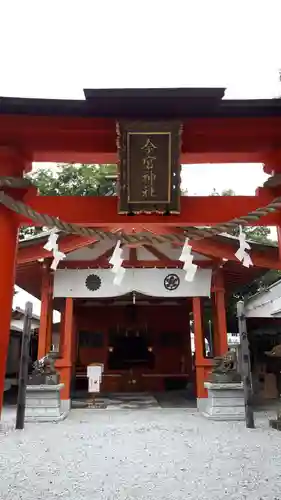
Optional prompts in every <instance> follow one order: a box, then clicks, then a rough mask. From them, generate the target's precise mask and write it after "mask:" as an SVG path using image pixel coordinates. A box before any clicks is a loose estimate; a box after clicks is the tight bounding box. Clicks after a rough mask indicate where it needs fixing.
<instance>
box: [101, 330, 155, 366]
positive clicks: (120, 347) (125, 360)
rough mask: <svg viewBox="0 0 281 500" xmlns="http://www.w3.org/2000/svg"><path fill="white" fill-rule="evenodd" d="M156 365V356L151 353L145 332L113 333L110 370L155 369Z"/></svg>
mask: <svg viewBox="0 0 281 500" xmlns="http://www.w3.org/2000/svg"><path fill="white" fill-rule="evenodd" d="M154 363H155V356H154V354H153V353H152V352H150V349H149V344H148V340H147V337H146V335H145V333H144V332H141V331H138V330H134V329H130V330H126V331H123V332H112V333H111V335H110V352H109V354H108V369H109V370H132V369H134V368H137V367H143V368H148V369H153V368H154Z"/></svg>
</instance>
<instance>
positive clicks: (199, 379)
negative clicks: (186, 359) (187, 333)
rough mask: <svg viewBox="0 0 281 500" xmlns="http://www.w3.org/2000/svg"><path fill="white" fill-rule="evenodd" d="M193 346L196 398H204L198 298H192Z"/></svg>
mask: <svg viewBox="0 0 281 500" xmlns="http://www.w3.org/2000/svg"><path fill="white" fill-rule="evenodd" d="M193 321H194V344H195V366H196V392H197V398H204V397H206V394H205V389H204V345H203V342H204V339H203V324H202V304H201V298H200V297H194V298H193Z"/></svg>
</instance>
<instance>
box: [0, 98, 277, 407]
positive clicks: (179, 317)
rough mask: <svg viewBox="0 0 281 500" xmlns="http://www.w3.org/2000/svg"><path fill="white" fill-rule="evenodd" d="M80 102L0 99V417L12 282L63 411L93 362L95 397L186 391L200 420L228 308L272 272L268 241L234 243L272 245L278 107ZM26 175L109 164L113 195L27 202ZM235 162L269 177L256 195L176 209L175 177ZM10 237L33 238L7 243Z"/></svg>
mask: <svg viewBox="0 0 281 500" xmlns="http://www.w3.org/2000/svg"><path fill="white" fill-rule="evenodd" d="M84 93H85V100H76V101H69V100H49V99H22V98H0V235H1V245H0V276H1V287H0V303H1V315H0V408H1V402H2V398H3V392H4V382H5V370H6V361H7V353H8V346H9V332H10V318H11V306H12V297H13V287H14V283H15V280H16V284H17V285H18V286H19V287H21V288H23V289H24V290H26V291H28V292H29V293H31V294H32V295H34V296H35V297H38V298H39V299H41V301H42V307H41V316H40V327H39V335H38V358H41V357H43V356H44V355H45V354H46V353H48V352H49V351H50V349H51V348H52V346H53V348H54V349H55V350H57V351H58V352H59V359H58V360H57V361H56V368H57V370H58V372H59V374H60V380H61V382H62V383H63V384H64V388H63V390H62V393H61V397H62V401H63V405H64V407H65V409H68V408H69V407H70V404H71V397H72V394H74V393H75V391H79V390H83V389H86V388H87V384H86V382H87V381H86V370H87V366H88V365H89V364H91V363H92V362H100V363H103V364H104V373H103V380H102V387H101V390H102V392H110V393H114V392H134V391H137V392H143V391H148V392H158V391H166V390H170V389H173V388H174V389H181V388H185V387H186V386H187V385H188V384H193V387H194V388H195V395H196V397H197V401H198V407H203V406H204V399H205V398H206V389H205V387H204V382H205V381H206V378H207V377H208V374H209V372H210V370H211V368H212V357H213V356H218V355H222V354H224V353H225V352H226V351H227V349H228V343H227V322H226V304H227V301H228V299H229V297H230V295H231V294H232V293H233V292H234V291H235V290H238V289H239V288H241V287H242V286H244V285H246V284H249V283H251V282H252V281H253V280H254V279H255V278H258V277H260V276H261V275H263V274H264V273H265V272H266V271H267V270H268V269H281V260H280V248H281V246H280V245H281V244H280V240H279V242H278V246H274V245H272V246H271V245H268V246H266V245H260V244H258V243H252V242H251V243H250V246H248V245H247V243H246V242H245V235H244V233H243V226H276V227H277V229H278V238H279V239H280V231H279V227H280V225H281V217H280V209H281V197H280V195H281V181H280V174H281V150H280V147H279V146H278V145H279V144H281V101H280V100H251V101H247V100H244V101H243V100H234V101H233V100H226V99H223V96H224V89H142V90H140V89H127V90H126V89H125V90H124V89H119V90H114V89H111V90H92V89H90V90H85V91H84ZM32 162H65V163H67V162H73V163H88V164H94V163H96V164H109V163H110V164H117V165H118V181H117V193H116V195H113V196H104V197H102V196H94V197H92V196H79V197H78V196H42V195H39V194H38V192H37V190H36V187H35V186H33V185H32V184H31V182H30V181H28V179H25V178H24V173H27V172H29V171H30V170H31V165H32ZM242 162H243V163H245V162H248V163H263V164H264V170H265V172H266V173H268V174H269V176H270V177H269V179H268V180H267V181H266V182H265V184H264V185H263V186H257V190H256V193H255V195H254V196H236V197H232V196H182V195H181V191H180V175H181V164H188V163H192V164H194V163H195V164H197V163H198V164H199V163H210V164H211V163H224V164H226V165H225V168H226V169H227V163H242ZM239 168H240V170H239ZM237 175H241V182H243V172H241V167H237ZM202 182H204V179H202ZM21 226H38V227H41V228H43V232H42V233H41V234H39V235H37V236H35V237H32V238H29V239H26V240H24V241H21V242H20V243H18V239H17V238H18V236H17V235H18V230H19V228H20V227H21ZM46 228H47V229H48V230H47V231H46ZM234 229H235V230H238V232H239V237H238V238H234V237H233V236H231V232H232V231H233V230H234ZM53 310H58V311H60V313H61V323H60V332H59V334H57V333H56V334H55V335H54V332H53V326H52V317H53ZM191 333H192V334H193V335H194V343H195V358H194V356H193V355H192V352H191V341H190V339H191ZM206 341H207V342H206ZM207 345H208V348H207V347H206V346H207Z"/></svg>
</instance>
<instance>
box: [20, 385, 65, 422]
mask: <svg viewBox="0 0 281 500" xmlns="http://www.w3.org/2000/svg"><path fill="white" fill-rule="evenodd" d="M63 387H64V384H58V385H47V384H46V385H45V384H44V385H28V386H27V388H26V409H25V421H26V422H59V421H61V420H64V419H65V418H66V417H67V415H68V413H69V407H70V403H69V405H65V407H66V406H68V409H65V408H61V400H60V391H61V390H62V388H63ZM62 406H63V405H62Z"/></svg>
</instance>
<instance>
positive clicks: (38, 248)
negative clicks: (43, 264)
mask: <svg viewBox="0 0 281 500" xmlns="http://www.w3.org/2000/svg"><path fill="white" fill-rule="evenodd" d="M95 241H96V239H94V238H86V237H85V238H84V237H82V236H77V235H72V234H70V235H66V236H65V237H64V238H63V239H62V240H60V241H59V249H60V251H61V252H64V253H68V252H71V251H73V250H78V249H79V248H83V247H85V246H87V245H90V244H91V243H94V242H95ZM44 244H45V243H43V244H42V243H38V244H37V245H31V246H26V247H22V248H19V249H18V253H17V264H18V265H19V264H26V263H28V262H34V261H35V260H39V259H45V258H50V257H51V254H50V252H48V251H47V250H44V248H43V245H44Z"/></svg>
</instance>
